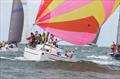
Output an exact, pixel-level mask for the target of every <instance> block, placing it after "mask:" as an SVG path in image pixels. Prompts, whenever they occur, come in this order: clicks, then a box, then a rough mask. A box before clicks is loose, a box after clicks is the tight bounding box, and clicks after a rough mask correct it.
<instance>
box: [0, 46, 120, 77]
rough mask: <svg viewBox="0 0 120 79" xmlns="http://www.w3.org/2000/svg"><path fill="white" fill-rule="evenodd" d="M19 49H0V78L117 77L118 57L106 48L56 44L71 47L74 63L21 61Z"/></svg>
mask: <svg viewBox="0 0 120 79" xmlns="http://www.w3.org/2000/svg"><path fill="white" fill-rule="evenodd" d="M24 47H25V46H23V45H21V46H20V47H19V51H4V52H3V51H0V79H120V60H116V59H114V58H112V57H111V56H109V55H108V53H110V48H105V47H75V46H60V48H65V49H71V50H74V51H75V52H76V54H77V60H79V61H78V62H63V61H42V62H37V61H28V60H24V57H23V52H24Z"/></svg>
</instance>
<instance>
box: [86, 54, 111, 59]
mask: <svg viewBox="0 0 120 79" xmlns="http://www.w3.org/2000/svg"><path fill="white" fill-rule="evenodd" d="M86 57H87V58H95V59H104V60H107V59H111V58H110V57H109V56H106V55H101V56H96V55H91V56H86Z"/></svg>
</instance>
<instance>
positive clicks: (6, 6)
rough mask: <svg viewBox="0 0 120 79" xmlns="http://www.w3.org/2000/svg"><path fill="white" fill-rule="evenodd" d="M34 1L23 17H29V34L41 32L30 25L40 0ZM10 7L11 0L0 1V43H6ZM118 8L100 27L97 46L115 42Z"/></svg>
mask: <svg viewBox="0 0 120 79" xmlns="http://www.w3.org/2000/svg"><path fill="white" fill-rule="evenodd" d="M23 1H27V0H23ZM36 1H38V2H34V3H33V2H31V3H28V5H27V7H29V11H28V12H29V14H28V15H25V16H28V17H29V21H27V22H28V23H29V24H28V26H29V27H27V28H28V29H29V32H30V31H34V30H38V31H41V29H40V28H39V27H37V26H35V27H34V28H33V27H32V24H33V23H34V19H35V16H36V14H37V11H38V8H39V4H40V2H41V1H40V0H36ZM31 4H33V5H31ZM25 6H26V5H24V7H25ZM11 7H12V0H9V2H8V0H0V41H3V40H5V41H7V39H8V31H9V24H10V16H11ZM119 8H120V7H119ZM119 8H118V9H117V10H116V12H115V13H114V14H113V15H112V16H111V17H109V19H108V20H107V22H105V24H104V25H103V26H102V30H101V33H100V36H99V39H98V42H97V44H98V45H99V46H109V45H110V44H111V43H112V41H116V34H117V26H118V16H119V11H120V10H119ZM31 10H33V11H31ZM26 12H27V11H26ZM23 38H24V39H25V36H23ZM23 41H25V40H23ZM23 41H22V42H23ZM60 44H68V43H67V42H60Z"/></svg>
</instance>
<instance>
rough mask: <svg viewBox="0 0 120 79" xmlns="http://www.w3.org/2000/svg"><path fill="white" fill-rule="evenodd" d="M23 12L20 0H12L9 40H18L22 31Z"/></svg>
mask: <svg viewBox="0 0 120 79" xmlns="http://www.w3.org/2000/svg"><path fill="white" fill-rule="evenodd" d="M23 22H24V13H23V6H22V3H21V0H13V5H12V13H11V20H10V28H9V38H8V41H9V42H20V41H21V36H22V31H23Z"/></svg>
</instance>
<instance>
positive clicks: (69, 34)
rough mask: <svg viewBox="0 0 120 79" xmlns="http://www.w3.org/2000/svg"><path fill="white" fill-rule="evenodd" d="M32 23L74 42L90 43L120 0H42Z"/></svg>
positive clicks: (79, 43)
mask: <svg viewBox="0 0 120 79" xmlns="http://www.w3.org/2000/svg"><path fill="white" fill-rule="evenodd" d="M42 1H43V2H42V5H41V6H40V9H39V12H38V15H37V17H36V21H35V24H36V25H38V26H40V27H42V28H43V29H45V30H46V31H48V32H50V33H52V34H54V35H55V36H57V37H59V38H61V39H63V40H65V41H67V42H70V43H73V44H75V45H85V44H89V43H91V42H92V41H93V40H94V39H95V37H96V34H97V32H98V30H99V29H100V27H101V25H102V24H103V23H104V22H105V21H106V19H107V18H108V17H109V16H110V14H111V13H112V12H113V11H114V10H115V9H116V7H117V6H118V4H119V2H120V1H119V0H42Z"/></svg>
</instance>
